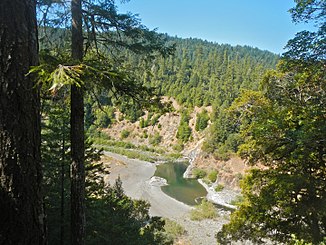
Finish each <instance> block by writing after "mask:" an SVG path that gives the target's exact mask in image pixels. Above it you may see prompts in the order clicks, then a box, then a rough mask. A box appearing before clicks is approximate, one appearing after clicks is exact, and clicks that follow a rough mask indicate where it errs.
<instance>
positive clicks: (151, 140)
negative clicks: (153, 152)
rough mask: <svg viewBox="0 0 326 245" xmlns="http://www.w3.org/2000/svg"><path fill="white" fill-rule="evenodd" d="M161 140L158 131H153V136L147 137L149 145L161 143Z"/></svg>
mask: <svg viewBox="0 0 326 245" xmlns="http://www.w3.org/2000/svg"><path fill="white" fill-rule="evenodd" d="M161 140H162V136H161V135H160V134H159V133H158V132H155V134H154V135H153V136H150V137H149V140H148V141H149V143H150V144H151V145H153V146H157V145H158V144H160V143H161Z"/></svg>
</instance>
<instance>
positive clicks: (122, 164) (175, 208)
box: [105, 152, 229, 245]
mask: <svg viewBox="0 0 326 245" xmlns="http://www.w3.org/2000/svg"><path fill="white" fill-rule="evenodd" d="M105 155H107V156H109V157H111V158H114V159H116V160H117V162H116V163H112V164H110V169H109V170H110V172H111V173H110V174H109V175H108V176H106V181H109V182H110V183H111V184H113V183H114V181H115V179H116V178H117V177H118V176H120V178H121V180H122V187H123V188H124V190H125V193H126V195H128V196H130V197H131V198H136V199H143V200H146V201H148V202H149V203H150V204H151V208H150V214H151V215H153V216H161V217H165V218H169V219H172V220H175V221H176V222H178V223H179V224H181V225H182V226H183V227H184V228H185V230H186V231H187V235H186V237H185V238H186V240H188V241H190V242H191V244H192V245H209V244H216V239H215V234H216V232H218V231H219V230H220V229H221V227H222V225H223V224H224V223H226V222H227V218H228V214H229V212H227V211H224V210H219V217H218V218H217V219H215V220H203V221H192V220H190V218H189V212H190V210H191V209H192V208H193V207H191V206H189V205H186V204H184V203H182V202H179V201H177V200H175V199H173V198H171V197H170V196H168V195H166V194H165V193H164V192H163V191H162V190H161V186H162V185H164V184H166V183H164V180H162V179H158V178H152V177H153V175H154V173H155V170H156V165H155V164H153V163H149V162H145V161H141V160H136V159H129V158H127V157H125V156H122V155H119V154H115V153H111V152H105Z"/></svg>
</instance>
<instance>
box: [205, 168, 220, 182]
mask: <svg viewBox="0 0 326 245" xmlns="http://www.w3.org/2000/svg"><path fill="white" fill-rule="evenodd" d="M217 175H218V172H217V171H216V170H215V169H214V170H212V171H211V172H210V173H209V174H208V175H207V178H208V180H209V181H210V182H212V183H214V182H215V181H216V179H217Z"/></svg>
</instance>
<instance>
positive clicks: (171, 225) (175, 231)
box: [164, 218, 186, 240]
mask: <svg viewBox="0 0 326 245" xmlns="http://www.w3.org/2000/svg"><path fill="white" fill-rule="evenodd" d="M164 221H165V225H164V229H165V232H166V233H167V235H168V236H169V237H171V238H172V240H176V239H177V238H179V237H181V236H182V235H184V234H185V232H186V230H185V229H184V227H182V226H181V225H180V224H178V223H177V222H175V221H173V220H170V219H167V218H165V219H164Z"/></svg>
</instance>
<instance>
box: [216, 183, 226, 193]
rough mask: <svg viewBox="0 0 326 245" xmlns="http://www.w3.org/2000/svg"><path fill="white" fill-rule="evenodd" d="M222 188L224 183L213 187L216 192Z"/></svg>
mask: <svg viewBox="0 0 326 245" xmlns="http://www.w3.org/2000/svg"><path fill="white" fill-rule="evenodd" d="M223 190H224V185H222V184H218V185H217V186H216V187H215V191H216V192H219V191H223Z"/></svg>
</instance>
